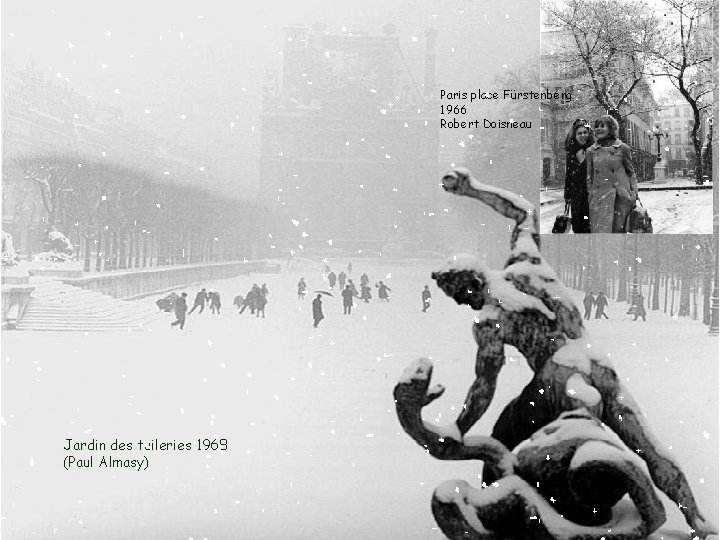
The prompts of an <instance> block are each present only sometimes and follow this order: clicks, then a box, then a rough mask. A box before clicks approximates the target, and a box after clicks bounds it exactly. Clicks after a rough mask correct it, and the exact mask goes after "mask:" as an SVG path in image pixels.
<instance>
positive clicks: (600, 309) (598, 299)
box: [583, 291, 610, 320]
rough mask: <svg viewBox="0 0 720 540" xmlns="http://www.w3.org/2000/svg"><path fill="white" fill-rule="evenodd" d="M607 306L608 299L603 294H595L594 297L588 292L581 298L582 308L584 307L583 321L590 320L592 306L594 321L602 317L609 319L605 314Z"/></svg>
mask: <svg viewBox="0 0 720 540" xmlns="http://www.w3.org/2000/svg"><path fill="white" fill-rule="evenodd" d="M608 304H609V302H608V298H607V296H605V293H604V292H602V291H601V292H599V293H598V294H597V296H595V295H594V294H593V292H592V291H588V293H587V294H586V295H585V298H583V306H584V307H585V315H584V317H585V319H586V320H589V319H590V315H592V308H593V306H595V318H596V319H601V318H603V317H605V318H606V319H609V318H610V317H608V316H607V314H606V313H605V308H606V307H607V306H608Z"/></svg>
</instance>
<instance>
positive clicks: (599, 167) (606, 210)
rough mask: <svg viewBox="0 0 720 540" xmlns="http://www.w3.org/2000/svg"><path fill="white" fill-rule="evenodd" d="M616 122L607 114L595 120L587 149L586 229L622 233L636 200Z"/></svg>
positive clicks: (626, 152) (627, 149) (631, 172)
mask: <svg viewBox="0 0 720 540" xmlns="http://www.w3.org/2000/svg"><path fill="white" fill-rule="evenodd" d="M618 129H619V128H618V123H617V121H616V120H615V119H614V118H613V117H612V116H610V115H605V116H601V117H600V118H598V119H597V120H595V139H596V142H595V144H593V145H592V146H591V147H590V148H588V150H587V174H588V175H587V185H588V194H589V196H590V231H591V232H593V233H624V232H625V222H626V221H627V217H628V214H629V213H630V210H632V209H633V208H634V207H635V200H636V199H637V192H638V188H637V178H636V177H635V169H634V168H633V165H632V156H631V154H630V147H629V146H628V145H627V144H625V143H624V142H622V141H621V140H620V139H618V138H617V134H618Z"/></svg>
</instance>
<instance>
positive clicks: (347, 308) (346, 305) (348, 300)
mask: <svg viewBox="0 0 720 540" xmlns="http://www.w3.org/2000/svg"><path fill="white" fill-rule="evenodd" d="M341 294H342V299H343V315H350V313H351V312H352V306H353V297H354V296H355V295H354V294H353V292H352V289H351V288H350V285H345V288H344V289H343V292H342V293H341Z"/></svg>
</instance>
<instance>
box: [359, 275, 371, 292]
mask: <svg viewBox="0 0 720 540" xmlns="http://www.w3.org/2000/svg"><path fill="white" fill-rule="evenodd" d="M369 283H370V278H369V277H368V275H367V274H366V273H365V272H363V274H362V276H360V288H362V287H364V286H365V285H368V284H369Z"/></svg>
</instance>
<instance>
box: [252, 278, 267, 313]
mask: <svg viewBox="0 0 720 540" xmlns="http://www.w3.org/2000/svg"><path fill="white" fill-rule="evenodd" d="M258 290H259V292H258V295H257V298H256V300H255V302H256V307H255V316H256V317H260V316H262V318H263V319H264V318H265V306H266V305H267V303H268V300H267V297H268V294H269V291H268V288H267V285H266V284H265V283H263V284H262V287H260V289H258Z"/></svg>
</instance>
